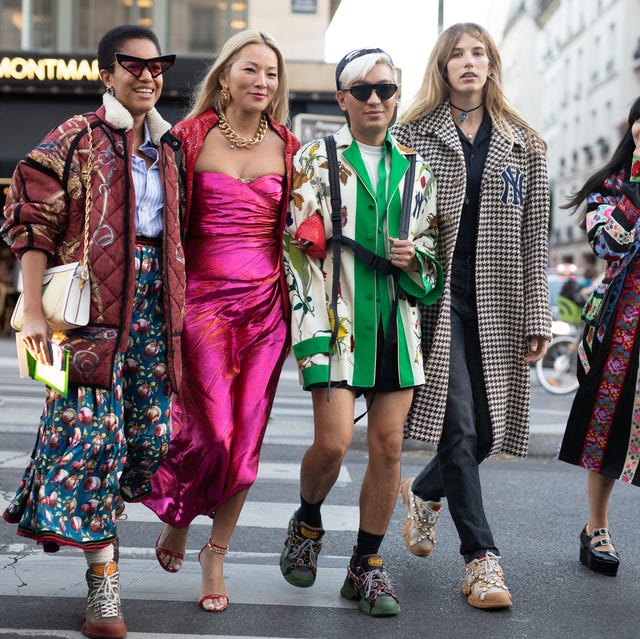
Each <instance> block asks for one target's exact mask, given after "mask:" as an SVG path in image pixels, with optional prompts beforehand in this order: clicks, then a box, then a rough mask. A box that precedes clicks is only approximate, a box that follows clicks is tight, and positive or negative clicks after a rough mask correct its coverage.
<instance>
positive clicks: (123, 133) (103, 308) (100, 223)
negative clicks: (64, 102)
mask: <svg viewBox="0 0 640 639" xmlns="http://www.w3.org/2000/svg"><path fill="white" fill-rule="evenodd" d="M86 117H87V119H88V120H89V122H90V123H91V128H92V130H93V147H94V151H93V161H94V171H93V174H92V176H91V185H92V195H93V208H92V211H91V220H90V244H89V265H90V271H91V315H90V320H89V324H88V326H86V327H82V328H79V329H75V330H71V331H67V332H64V333H61V332H58V333H55V334H54V340H55V341H56V342H60V343H61V344H64V345H65V347H66V348H67V349H68V350H69V351H70V352H71V357H70V381H71V382H72V383H75V384H82V385H89V386H98V387H101V388H111V386H112V371H113V366H114V359H115V356H116V353H117V352H118V351H124V350H126V348H127V343H128V332H129V327H130V325H131V322H132V313H133V297H134V293H135V264H134V253H135V248H134V241H135V235H136V230H135V192H134V188H133V178H132V176H131V153H132V145H133V136H134V131H133V119H132V117H131V115H130V114H129V112H128V111H126V109H125V108H124V107H123V106H122V105H121V104H120V103H119V102H118V101H117V100H116V99H115V98H113V97H111V96H108V95H105V97H104V106H102V107H100V108H99V109H98V110H97V112H95V113H88V114H86ZM147 125H148V127H149V132H150V135H151V138H152V140H153V142H154V144H156V145H157V147H158V154H159V158H158V164H159V167H160V176H161V179H162V183H163V189H164V196H165V203H164V218H163V233H162V282H163V307H164V316H165V338H166V340H167V351H168V380H169V381H170V383H171V386H172V388H173V390H174V391H176V392H177V390H178V388H179V384H180V378H181V374H182V362H181V351H180V333H181V331H182V319H183V313H184V280H185V275H184V253H183V248H182V243H181V232H180V219H179V195H178V171H177V168H176V163H175V158H174V152H173V149H175V148H179V146H180V142H179V140H177V139H176V138H174V137H173V136H172V135H171V134H170V133H169V132H168V131H169V128H170V125H169V123H168V122H165V121H164V120H163V119H162V118H161V117H160V115H159V114H158V112H157V111H156V110H155V109H154V110H153V111H151V112H150V113H149V114H148V115H147ZM86 133H87V131H86V126H85V123H84V121H83V120H82V119H80V118H79V117H77V116H75V117H73V118H70V119H69V120H67V121H66V122H63V123H62V124H61V125H60V126H58V127H57V128H56V129H54V130H52V131H51V132H50V133H49V134H48V135H47V137H46V138H45V139H44V140H43V141H42V142H41V143H40V144H39V145H38V146H37V147H36V148H35V149H34V150H33V151H31V152H30V153H29V154H28V155H27V157H26V158H25V159H24V160H22V161H21V162H20V163H19V164H18V166H17V167H16V170H15V172H14V174H13V178H12V180H11V184H10V187H9V191H8V194H7V200H6V207H5V212H4V213H5V217H6V220H5V222H4V224H3V225H2V228H1V229H0V232H1V233H2V235H3V236H4V238H5V240H6V241H7V242H8V243H9V244H10V246H11V248H12V250H13V252H14V253H15V254H16V255H17V256H19V257H20V256H21V255H22V254H23V253H24V252H26V251H29V250H32V249H38V250H41V251H44V252H45V253H46V254H47V255H48V257H49V266H55V265H57V264H65V263H68V262H74V261H77V260H79V259H80V258H81V256H82V251H83V242H82V238H83V227H84V206H85V189H84V186H83V184H84V178H81V175H80V171H81V170H82V169H83V168H84V167H85V165H86V163H87V156H88V144H87V142H88V140H87V135H86Z"/></svg>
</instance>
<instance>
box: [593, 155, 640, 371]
mask: <svg viewBox="0 0 640 639" xmlns="http://www.w3.org/2000/svg"><path fill="white" fill-rule="evenodd" d="M638 165H640V162H638ZM625 179H626V180H627V181H625ZM639 221H640V184H638V183H637V182H631V181H629V180H628V175H625V171H624V170H622V171H620V172H619V173H618V175H612V176H610V177H608V178H607V179H606V180H605V181H604V182H603V184H602V187H601V188H600V189H599V190H597V191H594V192H593V193H590V194H589V195H588V196H587V212H586V218H585V222H586V226H587V237H588V239H589V244H591V248H592V249H593V252H594V254H595V256H596V257H598V258H599V259H602V260H605V261H606V262H607V268H606V270H605V274H604V277H603V278H602V281H601V282H600V284H599V285H598V287H597V288H596V289H595V290H594V291H593V293H592V294H591V295H590V296H589V299H588V300H587V302H586V304H585V305H584V308H583V310H582V317H583V319H584V320H585V321H586V322H587V323H589V324H591V325H595V326H604V325H607V324H608V323H609V322H610V321H611V320H612V318H613V314H614V311H615V309H616V306H617V304H618V298H619V296H620V292H621V290H622V285H623V283H624V279H625V277H626V273H627V266H628V265H629V262H631V260H636V259H638V258H637V255H638V249H639V248H640V234H639V233H638V224H639ZM591 337H592V336H589V341H590V338H591ZM584 363H586V362H584Z"/></svg>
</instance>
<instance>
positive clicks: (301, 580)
mask: <svg viewBox="0 0 640 639" xmlns="http://www.w3.org/2000/svg"><path fill="white" fill-rule="evenodd" d="M286 554H287V549H286V548H285V549H284V550H283V551H282V554H281V555H280V572H281V573H282V576H283V577H284V578H285V581H286V582H287V583H290V584H291V585H292V586H295V587H296V588H310V587H311V586H313V584H314V583H315V581H316V577H315V575H314V574H313V573H312V572H311V571H310V570H309V571H304V573H302V574H301V573H300V572H297V571H296V569H295V568H294V569H293V570H287V567H286V560H287V557H286Z"/></svg>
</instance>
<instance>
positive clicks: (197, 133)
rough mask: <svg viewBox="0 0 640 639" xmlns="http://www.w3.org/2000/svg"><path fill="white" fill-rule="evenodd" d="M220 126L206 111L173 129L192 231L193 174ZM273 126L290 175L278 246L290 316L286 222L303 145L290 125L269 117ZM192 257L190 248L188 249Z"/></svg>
mask: <svg viewBox="0 0 640 639" xmlns="http://www.w3.org/2000/svg"><path fill="white" fill-rule="evenodd" d="M217 124H218V115H217V113H216V112H215V111H214V110H213V109H210V110H209V111H205V112H204V113H202V114H201V115H199V116H197V117H195V118H190V119H189V120H183V121H182V122H178V124H176V125H175V126H174V127H173V129H172V131H171V132H172V133H173V134H174V135H176V136H177V137H178V138H180V140H182V150H183V152H184V157H183V163H184V168H185V173H186V179H185V191H186V194H185V195H186V205H185V215H184V228H185V229H187V237H188V229H189V212H190V211H191V200H192V197H193V175H194V172H195V165H196V160H197V159H198V154H199V153H200V149H201V148H202V144H203V142H204V139H205V137H206V136H207V133H209V131H211V129H212V128H213V127H214V126H216V125H217ZM269 126H270V127H271V128H272V129H273V130H274V131H275V132H276V133H277V134H278V135H279V136H280V137H281V138H282V139H283V140H284V143H285V147H284V163H285V167H286V171H287V174H286V175H285V180H284V193H283V197H282V210H281V216H280V226H279V227H278V238H277V239H278V246H279V248H280V264H281V265H282V266H281V268H282V272H281V277H280V282H281V286H282V302H283V304H284V308H283V311H284V314H285V317H287V318H288V317H289V315H290V312H289V311H290V306H289V290H288V287H287V282H286V278H285V275H284V264H283V261H282V237H283V234H284V227H285V222H286V219H287V210H288V208H289V195H290V193H291V179H292V171H291V167H292V166H293V155H294V153H295V152H296V151H297V150H298V149H299V148H300V142H298V139H297V138H296V136H295V135H293V133H291V131H289V129H287V127H286V126H284V125H282V124H279V123H278V122H276V121H275V120H273V119H272V118H269ZM187 256H188V249H187Z"/></svg>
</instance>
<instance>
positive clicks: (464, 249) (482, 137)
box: [455, 109, 491, 255]
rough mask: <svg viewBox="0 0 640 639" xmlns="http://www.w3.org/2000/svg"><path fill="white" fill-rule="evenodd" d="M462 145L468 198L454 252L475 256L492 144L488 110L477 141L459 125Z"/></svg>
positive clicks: (464, 206) (465, 200) (463, 209)
mask: <svg viewBox="0 0 640 639" xmlns="http://www.w3.org/2000/svg"><path fill="white" fill-rule="evenodd" d="M456 128H457V129H458V135H459V136H460V141H461V142H462V151H463V153H464V163H465V165H466V168H467V196H466V197H465V199H464V205H463V206H462V216H461V217H460V226H459V227H458V237H457V238H456V246H455V252H456V253H460V254H463V255H474V254H475V252H476V235H477V234H478V211H479V207H480V184H481V183H482V172H483V171H484V163H485V160H486V159H487V153H488V151H489V142H490V141H491V118H490V117H489V114H488V113H487V111H486V109H485V112H484V117H483V118H482V122H481V123H480V127H479V128H478V133H477V134H476V139H475V141H474V142H473V143H472V142H471V140H469V138H468V137H467V136H466V135H465V134H464V133H463V131H462V129H460V127H459V126H458V125H456Z"/></svg>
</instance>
